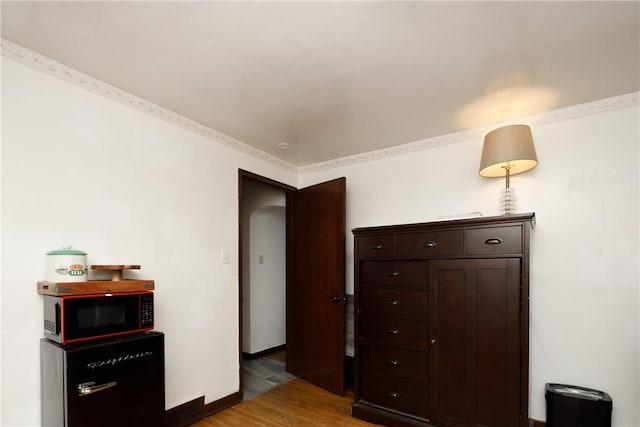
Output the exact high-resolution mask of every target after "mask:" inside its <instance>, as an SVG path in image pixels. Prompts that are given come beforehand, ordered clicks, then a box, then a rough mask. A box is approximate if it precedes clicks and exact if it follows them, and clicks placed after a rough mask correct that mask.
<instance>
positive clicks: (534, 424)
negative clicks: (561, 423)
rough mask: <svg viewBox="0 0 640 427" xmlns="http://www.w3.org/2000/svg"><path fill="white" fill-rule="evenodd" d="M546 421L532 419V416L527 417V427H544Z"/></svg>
mask: <svg viewBox="0 0 640 427" xmlns="http://www.w3.org/2000/svg"><path fill="white" fill-rule="evenodd" d="M545 426H546V423H545V422H544V421H538V420H534V419H533V418H529V427H545Z"/></svg>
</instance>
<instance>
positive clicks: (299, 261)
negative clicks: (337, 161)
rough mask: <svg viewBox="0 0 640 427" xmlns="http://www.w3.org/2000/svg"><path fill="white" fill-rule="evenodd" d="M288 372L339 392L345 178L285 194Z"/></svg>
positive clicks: (341, 382) (341, 386)
mask: <svg viewBox="0 0 640 427" xmlns="http://www.w3.org/2000/svg"><path fill="white" fill-rule="evenodd" d="M287 215H288V218H287V219H288V221H287V233H288V236H287V356H286V357H287V371H288V372H291V373H292V374H294V375H295V376H297V377H298V378H302V379H304V380H306V381H309V382H310V383H312V384H315V385H317V386H319V387H322V388H324V389H326V390H329V391H331V392H333V393H335V394H339V395H341V396H343V395H344V381H345V378H344V358H345V355H344V352H345V324H344V322H345V301H346V300H345V223H346V179H345V178H339V179H336V180H333V181H329V182H325V183H322V184H317V185H314V186H311V187H307V188H303V189H301V190H297V191H292V192H290V193H288V194H287Z"/></svg>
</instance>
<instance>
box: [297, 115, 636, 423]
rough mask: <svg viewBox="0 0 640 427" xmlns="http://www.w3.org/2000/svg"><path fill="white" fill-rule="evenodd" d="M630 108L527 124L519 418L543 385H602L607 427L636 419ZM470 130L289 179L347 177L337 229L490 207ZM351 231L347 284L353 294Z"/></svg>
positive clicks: (537, 412)
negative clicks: (525, 294) (533, 154)
mask: <svg viewBox="0 0 640 427" xmlns="http://www.w3.org/2000/svg"><path fill="white" fill-rule="evenodd" d="M638 117H639V109H638V105H637V104H636V105H635V106H632V107H627V108H621V109H617V110H612V111H607V112H601V113H598V114H592V115H588V116H583V117H580V118H573V119H567V120H563V121H558V122H553V123H548V124H545V125H538V126H532V132H533V137H534V140H535V144H536V148H537V152H538V159H539V162H540V163H539V166H538V167H537V168H536V169H533V170H532V171H530V172H528V173H526V174H522V175H517V176H514V177H513V178H512V186H513V187H515V189H516V196H517V198H518V202H519V210H518V211H519V212H535V213H536V218H537V225H536V227H535V229H534V231H533V233H532V249H531V276H530V280H531V333H530V346H531V352H530V357H531V364H530V369H531V374H530V416H532V417H533V418H535V419H539V420H544V419H545V418H546V414H545V411H546V406H545V401H544V385H545V383H547V382H559V383H568V384H575V385H582V386H586V387H591V388H596V389H599V390H604V391H607V392H608V393H610V394H611V396H612V398H613V402H614V405H613V406H614V410H613V425H614V426H616V427H623V426H624V427H632V426H633V427H637V426H639V425H640V414H639V405H638V402H640V390H639V388H640V370H639V369H640V366H639V365H640V352H639V337H640V329H639V328H640V326H639V324H640V316H639V302H640V295H639V281H640V280H639V275H638V269H639V257H640V254H639V251H638V222H639V213H638V207H639V206H638V205H639V199H638V165H639V150H638V145H639V141H640V135H639V129H640V123H639V119H638ZM481 150H482V138H481V137H480V138H477V139H472V140H469V141H467V142H463V143H459V144H454V145H448V146H442V147H440V148H434V149H429V150H425V151H421V152H414V153H411V154H406V155H399V156H396V157H388V158H384V159H379V160H373V161H370V162H366V163H358V164H354V165H351V166H344V167H340V168H336V169H332V170H325V171H321V172H313V173H307V174H304V175H301V176H300V187H305V186H307V185H311V184H314V183H317V182H321V181H325V180H328V179H332V178H335V177H339V176H346V178H347V229H348V230H350V229H352V228H355V227H364V226H373V225H385V224H402V223H411V222H423V221H429V220H436V219H438V218H439V217H440V216H446V215H450V214H456V213H465V212H473V211H480V212H482V213H483V214H484V215H485V216H490V215H497V214H498V213H499V212H498V204H497V199H498V196H499V194H500V189H501V187H502V186H503V185H504V181H503V180H499V179H495V180H492V179H486V178H481V177H480V176H479V175H478V166H479V162H480V154H481ZM352 264H353V239H352V238H348V239H347V268H348V270H347V288H348V291H349V292H352V291H353V265H352Z"/></svg>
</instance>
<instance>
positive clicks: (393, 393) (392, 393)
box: [389, 391, 400, 399]
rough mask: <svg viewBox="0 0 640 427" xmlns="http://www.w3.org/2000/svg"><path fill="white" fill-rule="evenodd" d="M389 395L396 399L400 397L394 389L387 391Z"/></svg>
mask: <svg viewBox="0 0 640 427" xmlns="http://www.w3.org/2000/svg"><path fill="white" fill-rule="evenodd" d="M389 397H390V398H392V399H397V398H398V397H400V395H399V394H398V393H396V392H395V391H390V392H389Z"/></svg>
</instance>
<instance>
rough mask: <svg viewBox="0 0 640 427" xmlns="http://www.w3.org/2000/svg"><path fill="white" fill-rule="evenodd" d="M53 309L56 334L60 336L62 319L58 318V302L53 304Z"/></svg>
mask: <svg viewBox="0 0 640 427" xmlns="http://www.w3.org/2000/svg"><path fill="white" fill-rule="evenodd" d="M55 311H56V326H55V328H56V336H57V337H59V336H60V329H61V328H62V324H61V321H62V319H61V318H60V303H59V302H56V305H55Z"/></svg>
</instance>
